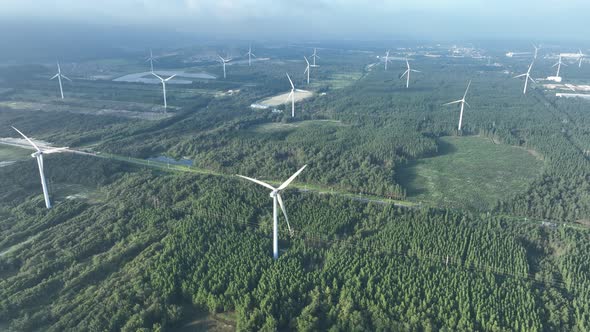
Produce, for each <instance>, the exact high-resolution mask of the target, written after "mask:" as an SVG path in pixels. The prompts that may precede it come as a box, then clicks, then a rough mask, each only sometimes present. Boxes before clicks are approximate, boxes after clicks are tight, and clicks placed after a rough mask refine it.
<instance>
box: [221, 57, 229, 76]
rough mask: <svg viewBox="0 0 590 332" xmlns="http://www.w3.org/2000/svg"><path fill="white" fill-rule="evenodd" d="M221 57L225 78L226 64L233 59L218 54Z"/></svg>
mask: <svg viewBox="0 0 590 332" xmlns="http://www.w3.org/2000/svg"><path fill="white" fill-rule="evenodd" d="M218 57H219V59H220V60H221V63H222V64H223V78H225V64H226V63H228V62H230V61H231V58H229V59H224V58H222V57H221V55H218Z"/></svg>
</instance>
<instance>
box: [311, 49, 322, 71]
mask: <svg viewBox="0 0 590 332" xmlns="http://www.w3.org/2000/svg"><path fill="white" fill-rule="evenodd" d="M311 57H312V58H313V64H312V65H311V66H312V67H319V65H316V64H315V59H316V58H318V59H320V57H319V56H318V54H317V49H316V48H314V49H313V54H312V55H311Z"/></svg>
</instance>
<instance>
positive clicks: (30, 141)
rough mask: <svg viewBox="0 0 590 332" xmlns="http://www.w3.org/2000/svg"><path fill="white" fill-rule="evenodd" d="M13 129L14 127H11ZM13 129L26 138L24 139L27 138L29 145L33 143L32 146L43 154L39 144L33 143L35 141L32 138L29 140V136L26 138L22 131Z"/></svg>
mask: <svg viewBox="0 0 590 332" xmlns="http://www.w3.org/2000/svg"><path fill="white" fill-rule="evenodd" d="M11 127H12V126H11ZM12 129H14V130H16V132H18V133H19V134H20V135H21V136H22V137H24V138H25V139H26V140H27V141H29V143H31V145H32V146H33V147H34V148H35V149H37V151H39V152H41V149H39V147H38V146H37V144H35V143H33V141H32V140H31V139H30V138H28V137H27V136H25V134H23V133H21V131H20V130H18V129H16V128H14V127H12Z"/></svg>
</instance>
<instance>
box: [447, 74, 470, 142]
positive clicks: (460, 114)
mask: <svg viewBox="0 0 590 332" xmlns="http://www.w3.org/2000/svg"><path fill="white" fill-rule="evenodd" d="M470 86H471V81H469V83H468V84H467V89H465V94H464V95H463V98H462V99H459V100H456V101H452V102H450V103H446V104H444V105H452V104H459V103H461V113H459V127H458V128H457V130H459V131H461V126H462V124H463V110H464V108H465V105H467V106H469V104H468V103H467V101H466V100H465V97H467V91H469V87H470ZM469 107H471V106H469Z"/></svg>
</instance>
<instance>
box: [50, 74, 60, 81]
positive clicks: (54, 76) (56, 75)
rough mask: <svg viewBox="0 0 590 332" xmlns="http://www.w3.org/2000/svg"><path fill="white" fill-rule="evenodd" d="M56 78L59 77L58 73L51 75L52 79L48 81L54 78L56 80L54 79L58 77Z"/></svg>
mask: <svg viewBox="0 0 590 332" xmlns="http://www.w3.org/2000/svg"><path fill="white" fill-rule="evenodd" d="M58 76H59V73H57V74H55V75H53V77H52V78H50V80H52V79H54V78H56V77H58Z"/></svg>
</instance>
